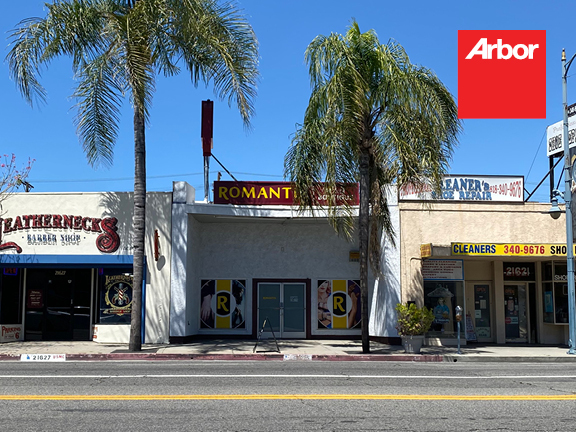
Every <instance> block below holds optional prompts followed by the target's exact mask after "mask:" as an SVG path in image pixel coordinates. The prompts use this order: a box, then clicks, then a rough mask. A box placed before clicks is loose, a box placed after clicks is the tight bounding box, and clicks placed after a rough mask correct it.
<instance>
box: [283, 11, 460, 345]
mask: <svg viewBox="0 0 576 432" xmlns="http://www.w3.org/2000/svg"><path fill="white" fill-rule="evenodd" d="M305 57H306V62H307V64H308V66H309V73H310V80H311V85H312V95H311V96H310V101H309V105H308V108H307V109H306V113H305V115H304V122H303V124H302V125H300V126H299V128H298V130H297V132H296V133H295V135H294V139H293V141H292V146H291V148H290V149H289V151H288V153H287V155H286V160H285V174H286V176H287V177H288V178H289V179H290V180H291V181H292V182H293V184H294V187H295V190H296V193H297V194H298V196H299V200H300V201H299V202H300V206H301V209H302V210H304V209H312V210H313V208H314V206H317V205H318V204H320V203H319V202H318V200H317V198H316V197H317V195H318V194H314V193H312V192H313V191H314V189H315V187H317V186H315V185H317V184H318V183H320V182H325V183H326V186H325V190H327V191H334V190H335V189H336V188H337V187H339V185H341V184H343V183H357V182H359V183H360V208H359V214H358V227H357V228H358V235H359V248H360V290H361V294H360V296H361V308H362V312H361V313H362V351H363V352H364V353H368V352H370V342H369V335H368V316H369V315H368V262H369V261H370V264H371V267H372V269H373V272H374V273H375V274H376V275H381V272H380V267H379V260H380V252H381V249H380V234H381V233H382V232H383V233H384V234H385V235H387V236H388V238H389V239H390V240H391V241H392V242H394V237H393V234H394V233H393V229H392V224H391V221H390V213H389V209H388V203H387V200H386V194H385V187H386V186H388V185H395V186H402V185H404V184H407V183H412V184H414V185H415V186H420V187H422V186H423V185H424V184H429V185H431V186H433V187H434V188H435V189H436V190H438V189H439V185H440V181H441V178H442V175H443V174H444V173H445V172H446V169H447V166H448V161H449V160H450V158H451V155H452V150H453V147H454V146H455V145H456V143H457V134H458V133H459V131H460V127H461V126H460V122H459V120H458V117H457V109H456V104H455V102H454V99H453V97H452V95H451V94H450V92H449V91H448V90H447V89H446V87H445V86H444V85H443V84H442V83H441V82H440V80H439V79H438V78H437V77H436V75H435V74H434V73H433V72H431V71H430V70H428V69H426V68H423V67H420V66H416V65H413V64H411V63H410V61H409V59H408V56H407V55H406V52H405V51H404V49H403V48H402V47H401V46H400V45H399V44H397V43H396V42H393V41H390V42H388V43H387V44H381V43H380V42H379V40H378V37H377V35H376V33H375V32H374V31H373V30H371V31H368V32H366V33H361V32H360V28H359V26H358V24H357V23H356V21H352V24H351V26H350V27H349V29H348V31H347V32H346V34H345V35H340V34H335V33H332V34H330V35H329V36H322V35H320V36H317V37H316V38H315V39H314V40H313V41H312V42H311V43H310V45H309V46H308V48H307V50H306V54H305ZM329 195H330V196H329V200H328V201H329V202H328V205H327V207H326V210H327V212H328V216H329V218H330V221H331V222H332V224H333V225H334V226H335V228H336V229H337V231H338V232H339V233H341V234H344V235H346V236H347V237H348V238H352V235H353V232H354V230H355V228H356V227H355V221H354V218H353V214H354V212H353V209H352V208H351V207H350V206H339V205H337V204H338V202H337V200H336V194H335V193H331V194H329Z"/></svg>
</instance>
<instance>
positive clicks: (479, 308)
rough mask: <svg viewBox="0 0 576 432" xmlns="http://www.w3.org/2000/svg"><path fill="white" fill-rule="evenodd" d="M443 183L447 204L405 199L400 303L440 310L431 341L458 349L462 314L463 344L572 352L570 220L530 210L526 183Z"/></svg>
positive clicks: (539, 207)
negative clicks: (557, 347) (458, 311)
mask: <svg viewBox="0 0 576 432" xmlns="http://www.w3.org/2000/svg"><path fill="white" fill-rule="evenodd" d="M445 182H446V183H445V184H446V185H447V188H445V189H447V190H446V191H445V192H443V197H442V199H439V197H431V196H425V195H420V196H418V197H417V198H415V197H414V195H412V196H410V195H409V194H404V195H403V194H402V193H401V195H400V199H401V202H400V220H401V231H400V232H401V263H402V273H401V280H402V299H403V301H416V302H417V303H419V304H425V305H427V306H429V307H432V308H433V310H434V311H435V315H436V319H435V322H434V324H433V326H432V329H431V331H430V332H429V333H428V335H427V342H428V343H429V344H438V345H449V344H454V343H455V337H456V333H455V329H456V326H455V322H454V318H453V314H454V309H455V307H456V306H461V307H462V308H464V311H465V316H466V319H465V320H463V325H462V326H461V339H462V340H463V341H466V340H468V341H475V342H476V341H477V342H480V343H482V342H485V343H499V344H504V343H510V344H513V343H534V344H564V343H567V340H568V325H567V303H568V301H567V286H566V285H567V284H566V247H565V235H566V231H565V221H564V220H563V219H562V218H560V219H559V220H554V219H552V218H551V217H550V216H549V215H548V210H549V208H550V204H548V203H531V202H524V201H523V200H522V198H521V197H519V196H518V193H517V191H518V188H520V190H522V189H523V179H522V178H521V177H490V176H484V177H480V176H468V177H464V176H451V177H448V178H446V180H445ZM464 188H466V189H468V191H466V190H464V193H463V189H464ZM455 189H456V190H455ZM470 189H472V190H470ZM481 191H485V192H486V191H488V192H489V193H488V194H486V193H485V194H483V195H482V194H479V192H481ZM490 191H492V192H490ZM472 194H474V196H472ZM461 197H462V198H463V199H460V198H461Z"/></svg>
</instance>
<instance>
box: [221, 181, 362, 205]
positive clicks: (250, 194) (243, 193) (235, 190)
mask: <svg viewBox="0 0 576 432" xmlns="http://www.w3.org/2000/svg"><path fill="white" fill-rule="evenodd" d="M314 193H315V194H316V199H317V200H318V204H319V205H327V204H328V200H329V198H330V197H329V196H328V193H327V191H326V190H325V188H324V184H322V183H320V184H318V187H317V189H316V190H315V192H314ZM334 198H335V202H336V205H344V204H348V205H352V206H353V205H358V204H359V191H358V184H357V183H353V184H342V185H339V186H338V189H337V191H335V192H334ZM297 201H298V200H297V197H295V196H294V190H293V188H292V183H290V182H243V181H240V182H235V181H215V182H214V204H238V205H288V206H292V205H297V204H298V203H297Z"/></svg>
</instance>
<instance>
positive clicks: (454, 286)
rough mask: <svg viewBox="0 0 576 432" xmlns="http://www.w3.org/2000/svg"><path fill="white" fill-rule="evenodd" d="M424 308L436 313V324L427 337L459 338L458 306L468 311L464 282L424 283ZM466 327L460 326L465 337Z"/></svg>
mask: <svg viewBox="0 0 576 432" xmlns="http://www.w3.org/2000/svg"><path fill="white" fill-rule="evenodd" d="M424 306H426V307H427V308H429V309H432V311H433V312H434V317H435V319H434V322H433V323H432V327H431V328H430V331H429V332H428V333H426V336H427V337H443V338H449V337H457V323H456V319H455V316H456V312H455V310H456V306H460V307H462V309H464V310H466V307H465V303H464V284H463V282H462V281H442V282H438V281H426V280H425V281H424ZM465 331H466V325H465V323H464V325H462V323H461V325H460V334H461V336H462V337H463V336H464V334H465Z"/></svg>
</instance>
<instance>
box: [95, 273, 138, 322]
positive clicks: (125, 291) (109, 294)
mask: <svg viewBox="0 0 576 432" xmlns="http://www.w3.org/2000/svg"><path fill="white" fill-rule="evenodd" d="M99 280H100V316H99V317H100V323H101V324H128V323H130V314H131V313H132V285H133V283H134V278H133V277H132V274H131V270H128V269H126V270H125V271H122V270H114V269H101V274H100V275H99Z"/></svg>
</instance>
